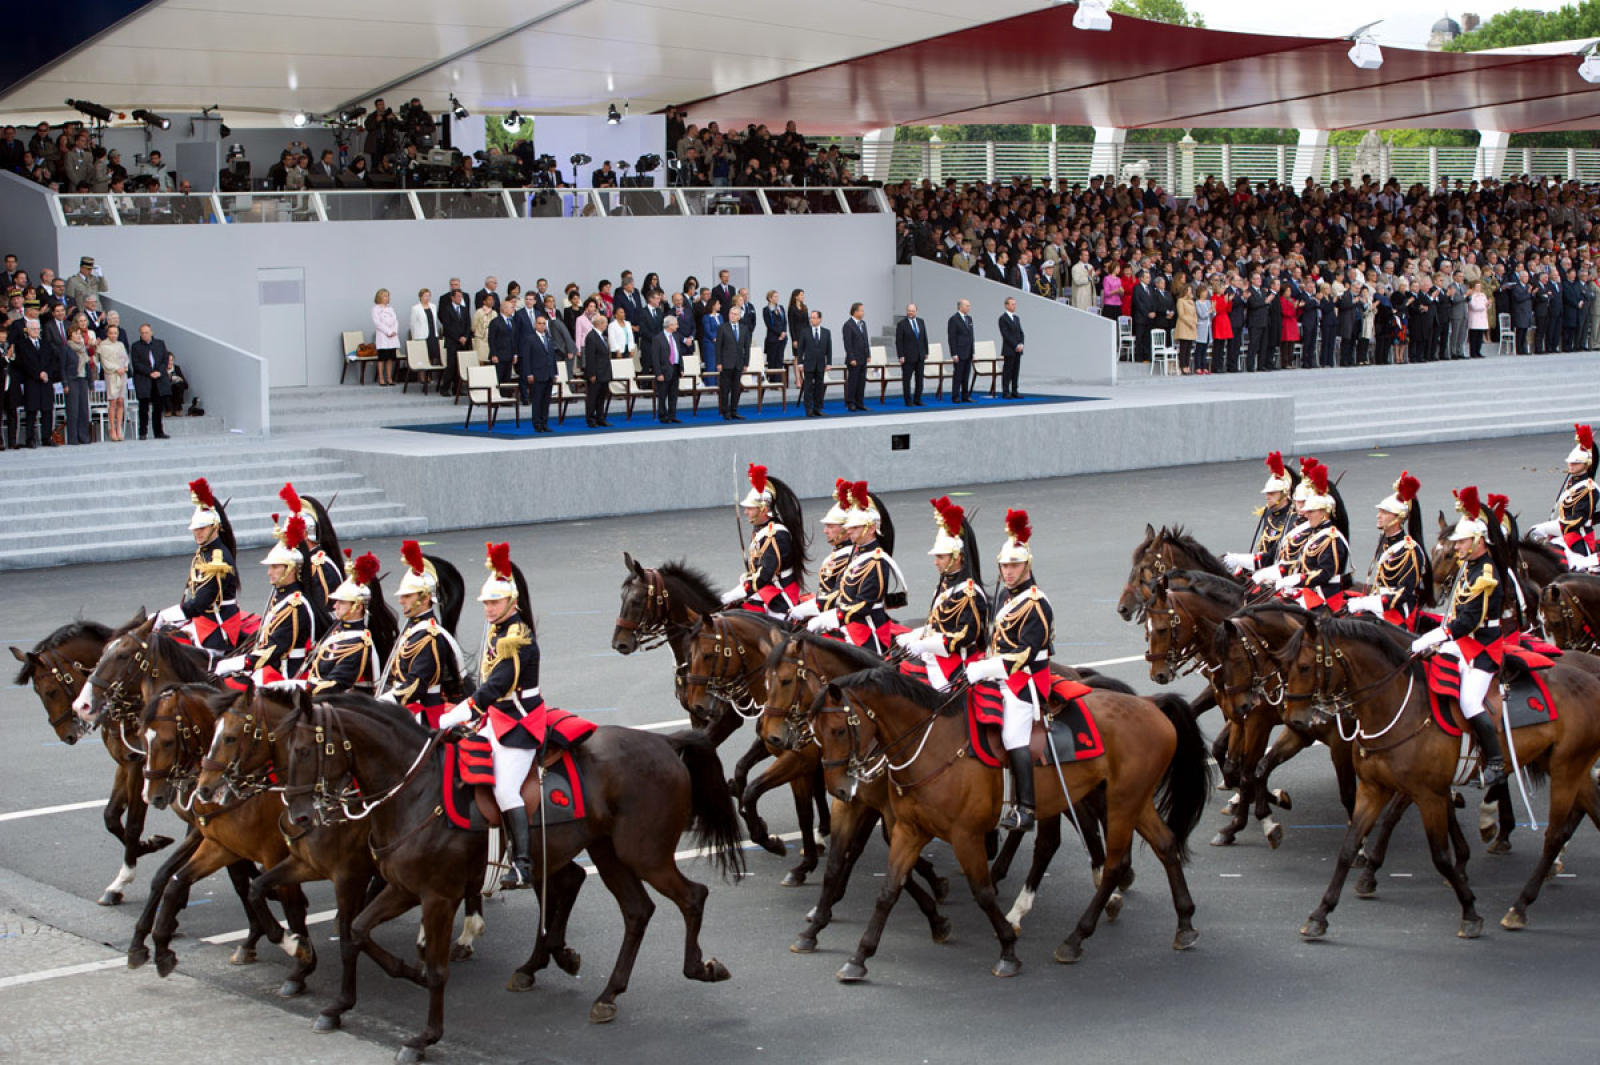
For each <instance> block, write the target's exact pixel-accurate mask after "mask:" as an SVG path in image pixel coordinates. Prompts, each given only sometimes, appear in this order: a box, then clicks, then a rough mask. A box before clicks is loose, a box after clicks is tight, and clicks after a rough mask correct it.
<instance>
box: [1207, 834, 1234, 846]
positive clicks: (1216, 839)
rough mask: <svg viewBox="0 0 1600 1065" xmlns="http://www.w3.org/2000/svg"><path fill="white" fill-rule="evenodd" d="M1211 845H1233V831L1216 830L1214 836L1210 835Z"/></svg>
mask: <svg viewBox="0 0 1600 1065" xmlns="http://www.w3.org/2000/svg"><path fill="white" fill-rule="evenodd" d="M1211 845H1212V846H1213V847H1231V846H1233V833H1232V832H1218V833H1217V834H1216V835H1215V836H1212V837H1211Z"/></svg>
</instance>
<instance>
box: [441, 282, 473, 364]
mask: <svg viewBox="0 0 1600 1065" xmlns="http://www.w3.org/2000/svg"><path fill="white" fill-rule="evenodd" d="M439 335H440V336H442V337H443V338H444V367H445V369H444V384H443V385H442V386H441V387H440V389H439V391H440V392H445V391H449V392H457V391H459V390H460V387H461V377H460V370H459V368H458V366H457V356H458V354H459V353H460V352H461V351H462V350H463V349H465V348H470V347H471V346H472V308H471V307H468V306H467V294H466V293H465V292H462V291H461V289H460V288H459V287H458V283H457V282H456V281H454V279H452V281H451V285H450V297H449V298H448V299H446V300H445V301H444V304H443V305H442V306H441V307H440V308H439Z"/></svg>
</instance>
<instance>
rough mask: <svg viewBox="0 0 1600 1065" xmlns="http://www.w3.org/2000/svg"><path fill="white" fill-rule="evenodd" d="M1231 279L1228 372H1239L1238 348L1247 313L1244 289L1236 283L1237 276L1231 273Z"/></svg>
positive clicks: (1241, 341) (1242, 338)
mask: <svg viewBox="0 0 1600 1065" xmlns="http://www.w3.org/2000/svg"><path fill="white" fill-rule="evenodd" d="M1233 280H1234V282H1235V283H1234V284H1230V285H1229V286H1228V324H1229V325H1231V326H1232V327H1233V338H1232V339H1230V340H1229V341H1228V365H1227V372H1228V373H1238V372H1239V349H1240V348H1241V347H1242V346H1243V344H1244V323H1245V318H1246V316H1247V315H1248V314H1249V308H1248V307H1246V306H1245V304H1246V303H1248V302H1249V301H1248V300H1247V298H1246V297H1245V290H1244V289H1243V288H1242V287H1240V285H1238V284H1237V282H1238V280H1239V276H1238V275H1237V274H1235V275H1233Z"/></svg>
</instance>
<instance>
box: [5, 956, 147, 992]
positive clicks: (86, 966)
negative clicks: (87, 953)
mask: <svg viewBox="0 0 1600 1065" xmlns="http://www.w3.org/2000/svg"><path fill="white" fill-rule="evenodd" d="M127 965H128V959H127V958H106V959H105V960H104V961H86V962H84V963H82V964H81V965H63V966H61V967H60V968H59V969H40V970H39V971H38V972H33V973H20V974H19V975H17V976H7V977H3V978H0V990H4V989H5V988H8V987H20V986H21V985H23V984H36V983H38V982H39V981H41V980H56V979H59V978H60V977H63V976H78V975H80V974H82V973H92V972H98V971H99V970H101V969H116V968H118V967H121V968H127Z"/></svg>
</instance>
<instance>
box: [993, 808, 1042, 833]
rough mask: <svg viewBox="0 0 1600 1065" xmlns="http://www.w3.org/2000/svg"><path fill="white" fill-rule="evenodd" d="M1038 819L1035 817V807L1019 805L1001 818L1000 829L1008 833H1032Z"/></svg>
mask: <svg viewBox="0 0 1600 1065" xmlns="http://www.w3.org/2000/svg"><path fill="white" fill-rule="evenodd" d="M1037 823H1038V819H1037V818H1036V817H1034V815H1033V807H1031V806H1023V805H1022V804H1021V803H1018V804H1016V805H1014V806H1012V807H1011V812H1010V813H1008V814H1006V815H1005V816H1004V817H1002V818H1000V828H1002V829H1003V830H1005V831H1007V832H1031V831H1033V826H1034V825H1035V824H1037Z"/></svg>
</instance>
